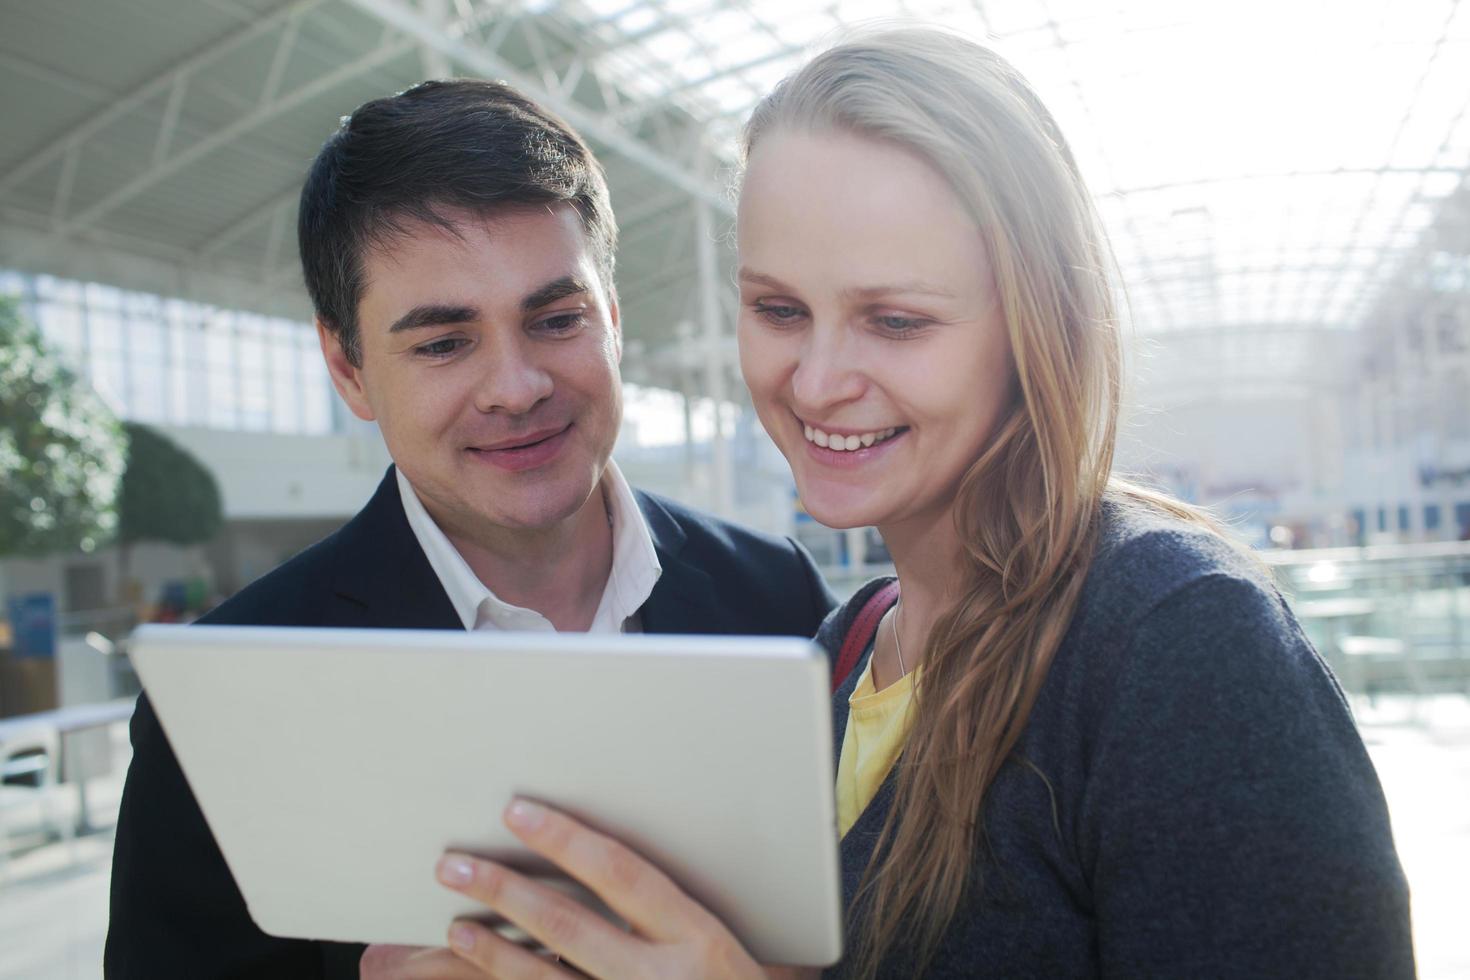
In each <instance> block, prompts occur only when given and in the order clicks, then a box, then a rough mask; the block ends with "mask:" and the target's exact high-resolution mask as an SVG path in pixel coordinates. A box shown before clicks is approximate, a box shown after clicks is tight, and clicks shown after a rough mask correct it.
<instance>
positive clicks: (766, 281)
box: [739, 266, 787, 289]
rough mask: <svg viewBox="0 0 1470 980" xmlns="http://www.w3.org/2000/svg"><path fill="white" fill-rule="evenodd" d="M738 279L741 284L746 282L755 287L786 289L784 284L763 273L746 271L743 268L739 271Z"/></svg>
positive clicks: (752, 270)
mask: <svg viewBox="0 0 1470 980" xmlns="http://www.w3.org/2000/svg"><path fill="white" fill-rule="evenodd" d="M739 278H740V281H741V282H748V283H751V284H753V285H756V286H769V287H770V288H771V289H786V288H787V286H786V284H785V283H784V282H782V281H781V280H779V279H777V278H776V277H775V276H768V275H766V274H765V273H764V272H756V271H755V270H754V269H747V268H745V267H744V266H742V267H741V269H740V277H739Z"/></svg>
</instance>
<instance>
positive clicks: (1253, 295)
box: [530, 0, 1470, 357]
mask: <svg viewBox="0 0 1470 980" xmlns="http://www.w3.org/2000/svg"><path fill="white" fill-rule="evenodd" d="M530 6H531V10H532V11H533V12H536V13H538V14H540V15H541V16H543V17H550V18H554V19H556V20H558V21H560V22H562V23H563V24H564V25H565V26H566V28H567V29H568V33H570V34H575V36H577V37H579V38H584V39H585V47H584V50H585V51H586V52H587V53H588V54H589V56H591V57H593V58H595V59H596V62H597V66H598V69H599V72H600V73H602V74H604V75H605V76H607V77H609V78H611V79H614V80H616V81H617V83H618V84H619V86H620V88H622V90H623V91H624V92H626V93H628V94H630V95H633V96H634V97H635V98H634V99H633V100H632V101H631V103H630V107H629V108H628V109H624V110H622V111H623V112H624V113H625V114H626V113H638V112H643V111H647V109H648V107H649V106H657V105H667V104H669V103H673V104H675V105H677V106H678V107H680V108H682V109H684V110H685V111H687V112H689V113H690V114H691V115H692V116H694V117H695V118H697V119H704V120H707V121H708V125H709V127H710V134H711V136H712V138H713V139H714V140H715V141H716V143H717V144H718V145H720V146H721V147H723V148H724V149H725V151H726V152H727V153H728V154H729V156H730V157H732V158H733V154H734V144H735V137H736V134H737V133H738V131H739V127H740V124H741V123H742V122H743V121H744V118H745V116H746V114H747V113H748V111H749V109H750V108H751V106H752V105H753V104H754V102H755V101H756V100H757V99H758V98H759V97H760V96H761V95H763V94H764V93H766V92H767V91H769V90H770V88H771V87H772V86H773V85H774V84H775V82H776V81H777V80H779V79H780V78H781V77H782V76H784V75H785V74H787V73H788V72H789V71H791V70H792V69H793V68H794V67H795V66H796V65H797V64H799V63H800V62H801V60H802V59H803V57H805V55H806V54H808V53H809V52H810V51H811V50H813V49H814V48H815V47H820V46H821V45H822V44H824V43H826V42H828V41H830V40H831V39H833V38H834V37H835V36H837V35H838V34H839V33H840V31H841V30H842V28H844V27H845V26H849V25H853V24H860V23H867V22H871V21H872V20H873V19H874V18H889V19H891V18H893V17H894V16H895V15H908V16H911V17H914V18H917V19H920V20H924V21H928V22H933V23H940V24H944V25H948V26H950V27H952V28H957V29H959V30H962V31H965V32H967V33H969V34H971V35H972V36H975V37H988V38H990V40H991V43H993V44H994V45H995V46H996V47H998V48H999V50H1000V51H1001V52H1002V53H1004V54H1005V55H1006V56H1007V57H1009V58H1010V59H1011V60H1012V61H1013V62H1015V63H1016V64H1017V66H1018V67H1019V68H1020V69H1021V70H1022V71H1023V72H1024V73H1025V74H1026V75H1027V76H1028V77H1029V78H1030V80H1031V82H1032V83H1033V85H1035V86H1036V88H1037V89H1038V90H1039V91H1040V93H1041V95H1042V97H1043V99H1044V100H1045V101H1046V102H1047V104H1048V105H1049V106H1050V108H1051V109H1052V111H1053V113H1055V114H1056V116H1057V117H1058V119H1059V121H1060V123H1061V125H1062V128H1063V131H1064V132H1065V133H1066V134H1067V136H1068V138H1069V139H1070V141H1071V142H1072V145H1073V148H1074V150H1075V152H1076V154H1077V157H1078V160H1079V162H1080V164H1081V166H1082V169H1083V173H1084V176H1085V177H1086V178H1087V180H1088V182H1089V184H1090V185H1091V187H1092V189H1093V192H1094V193H1095V195H1096V197H1097V200H1098V206H1099V208H1100V210H1101V213H1102V215H1103V219H1104V222H1105V224H1106V226H1107V228H1108V231H1109V234H1110V235H1111V237H1112V241H1113V245H1114V248H1115V250H1116V253H1117V256H1118V259H1119V262H1120V265H1121V268H1122V271H1123V275H1124V280H1125V282H1126V284H1127V289H1128V293H1129V302H1130V305H1131V309H1132V318H1133V323H1134V326H1135V328H1136V329H1138V330H1139V331H1142V332H1147V333H1159V332H1165V331H1172V330H1185V329H1194V328H1213V327H1220V326H1226V327H1228V326H1232V325H1242V326H1248V327H1258V326H1282V327H1291V328H1307V332H1308V333H1309V332H1310V330H1319V329H1334V328H1351V327H1354V326H1356V325H1358V324H1359V323H1361V322H1362V321H1363V319H1364V317H1365V316H1367V314H1368V313H1369V312H1370V311H1371V310H1372V309H1373V306H1374V304H1375V302H1376V301H1377V300H1378V299H1379V297H1380V295H1381V292H1382V290H1383V289H1384V287H1385V286H1386V284H1388V283H1389V282H1391V281H1392V280H1393V278H1394V276H1395V274H1396V273H1397V272H1398V270H1399V269H1400V268H1402V266H1403V263H1404V262H1405V260H1406V259H1408V258H1409V257H1410V256H1412V255H1415V254H1416V253H1417V252H1418V250H1420V249H1421V248H1423V247H1424V246H1423V245H1422V240H1423V238H1424V236H1423V232H1424V231H1425V229H1426V228H1427V227H1428V226H1429V225H1430V224H1431V223H1432V222H1433V220H1434V217H1435V213H1436V206H1437V204H1438V202H1440V201H1441V200H1442V199H1443V198H1445V197H1446V196H1447V195H1449V194H1450V193H1452V192H1453V191H1454V190H1455V188H1456V187H1457V186H1459V184H1460V182H1461V181H1462V180H1464V178H1465V174H1466V172H1467V169H1470V113H1467V106H1470V3H1458V2H1454V0H1414V2H1409V3H1404V2H1366V0H1355V2H1352V3H1325V2H1304V0H1270V2H1263V0H1245V2H1234V3H1230V4H1222V3H1218V2H1203V3H1201V2H1194V3H1190V2H1181V0H1163V2H1160V0H1152V2H1151V0H1139V2H1133V0H1117V2H1111V3H1103V2H1096V0H1050V2H1046V0H986V2H980V0H976V2H973V3H953V2H943V0H938V2H932V3H926V2H918V0H914V2H905V3H899V4H897V5H895V4H894V3H891V2H890V3H876V2H867V0H860V2H848V0H836V2H833V0H828V2H806V0H734V2H731V0H718V2H712V0H635V2H629V0H574V2H570V3H557V4H551V3H544V2H543V3H535V4H532V5H530ZM1422 257H1423V258H1424V259H1426V260H1427V259H1428V255H1427V253H1425V254H1424V255H1423V256H1422ZM1298 347H1299V348H1300V350H1299V352H1298V356H1302V357H1310V346H1309V345H1298ZM1263 353H1264V352H1263Z"/></svg>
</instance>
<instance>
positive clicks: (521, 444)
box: [465, 423, 571, 453]
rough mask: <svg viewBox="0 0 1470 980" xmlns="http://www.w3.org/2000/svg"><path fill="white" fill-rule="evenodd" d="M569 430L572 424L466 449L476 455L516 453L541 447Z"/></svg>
mask: <svg viewBox="0 0 1470 980" xmlns="http://www.w3.org/2000/svg"><path fill="white" fill-rule="evenodd" d="M569 428H571V423H568V424H566V425H559V426H553V427H551V428H548V429H538V430H537V431H535V432H528V433H527V434H525V435H522V436H511V437H510V438H507V439H501V440H499V441H497V442H489V443H483V444H481V445H478V446H466V447H465V448H466V449H468V450H470V452H475V453H503V452H514V451H515V450H518V449H530V448H531V447H532V446H537V445H540V444H541V443H543V442H546V441H547V440H548V439H554V438H556V437H557V436H559V435H561V434H562V433H563V432H565V431H566V430H567V429H569Z"/></svg>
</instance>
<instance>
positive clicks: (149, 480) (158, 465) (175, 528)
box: [118, 422, 224, 545]
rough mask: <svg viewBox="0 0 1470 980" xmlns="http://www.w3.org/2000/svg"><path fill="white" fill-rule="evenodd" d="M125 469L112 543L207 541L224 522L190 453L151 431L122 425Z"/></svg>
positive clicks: (214, 492)
mask: <svg viewBox="0 0 1470 980" xmlns="http://www.w3.org/2000/svg"><path fill="white" fill-rule="evenodd" d="M125 428H126V429H127V433H128V467H127V470H126V471H125V472H124V473H123V479H122V493H121V495H120V499H119V501H118V541H119V542H120V543H121V544H123V545H129V544H132V543H134V542H137V541H167V542H170V543H172V544H179V545H189V544H198V543H199V542H201V541H208V540H209V539H210V538H212V537H214V536H215V534H216V533H217V532H218V531H219V528H220V525H221V524H222V523H223V522H224V508H223V506H222V505H221V502H220V493H219V484H218V483H217V482H215V479H214V474H212V473H211V472H210V471H209V470H208V469H206V468H205V466H204V464H203V463H201V462H199V460H198V459H196V458H195V457H194V455H193V454H192V453H190V452H189V451H188V450H186V449H184V448H183V447H182V446H180V445H178V443H176V442H174V441H173V440H171V439H169V438H168V437H166V436H164V435H163V434H162V433H160V432H158V431H157V430H156V429H152V428H150V427H149V426H146V425H143V424H141V423H138V422H127V423H125Z"/></svg>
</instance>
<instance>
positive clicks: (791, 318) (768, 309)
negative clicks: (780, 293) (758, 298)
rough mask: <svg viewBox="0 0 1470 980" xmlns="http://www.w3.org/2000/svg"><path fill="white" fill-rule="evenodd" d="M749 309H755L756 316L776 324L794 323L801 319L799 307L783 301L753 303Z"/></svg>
mask: <svg viewBox="0 0 1470 980" xmlns="http://www.w3.org/2000/svg"><path fill="white" fill-rule="evenodd" d="M751 309H752V310H754V311H755V315H756V316H758V317H760V318H761V319H763V320H765V321H766V322H767V323H773V324H775V325H777V326H785V325H787V324H790V323H795V322H796V321H797V320H799V319H801V315H802V311H801V308H800V307H796V306H788V305H787V304H785V303H753V304H751Z"/></svg>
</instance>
